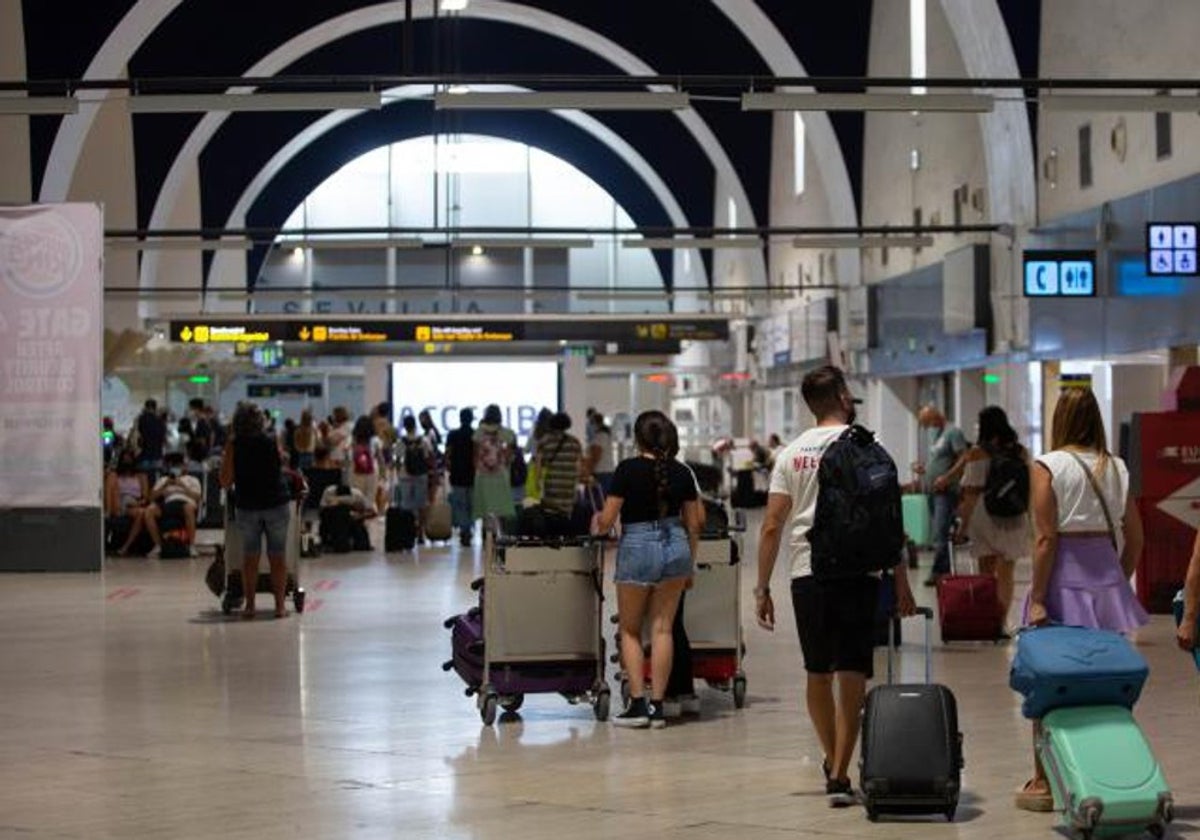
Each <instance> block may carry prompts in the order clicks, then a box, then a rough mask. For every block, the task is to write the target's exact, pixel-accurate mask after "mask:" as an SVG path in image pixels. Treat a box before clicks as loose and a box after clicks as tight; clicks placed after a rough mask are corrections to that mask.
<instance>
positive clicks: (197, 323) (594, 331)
mask: <svg viewBox="0 0 1200 840" xmlns="http://www.w3.org/2000/svg"><path fill="white" fill-rule="evenodd" d="M170 335H171V340H172V341H178V342H182V343H185V344H218V343H233V344H260V343H264V342H268V341H294V342H300V343H305V344H330V345H335V344H340V345H348V344H360V343H379V342H387V341H415V342H419V343H422V344H505V343H510V342H518V341H570V342H592V341H604V342H630V343H634V342H636V343H638V344H643V345H644V344H647V343H662V344H667V343H678V342H680V341H688V340H690V341H723V340H725V339H727V338H728V337H729V322H728V321H726V320H725V319H723V318H704V317H697V318H694V319H687V320H654V319H649V318H648V319H646V320H645V321H636V320H616V319H612V320H604V319H589V318H574V319H571V318H566V317H564V318H561V319H556V320H516V319H512V320H487V321H481V320H466V319H461V320H454V319H447V320H441V321H431V320H428V319H426V320H417V319H415V318H411V317H409V318H393V319H383V318H377V319H356V320H332V319H324V320H321V319H313V318H307V319H302V318H285V319H279V320H267V319H262V320H255V319H251V318H246V319H233V318H230V319H216V320H214V319H198V320H190V321H172V322H171V325H170Z"/></svg>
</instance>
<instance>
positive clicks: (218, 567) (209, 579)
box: [204, 546, 225, 598]
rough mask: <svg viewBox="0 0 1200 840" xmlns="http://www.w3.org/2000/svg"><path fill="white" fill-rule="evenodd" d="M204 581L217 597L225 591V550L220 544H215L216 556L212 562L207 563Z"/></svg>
mask: <svg viewBox="0 0 1200 840" xmlns="http://www.w3.org/2000/svg"><path fill="white" fill-rule="evenodd" d="M204 583H205V584H206V585H207V586H208V589H209V591H210V592H212V594H214V595H216V596H217V597H218V598H220V597H221V595H222V594H224V592H225V550H224V548H223V547H222V546H217V556H216V558H214V559H213V561H212V563H210V564H209V565H208V571H207V572H205V573H204Z"/></svg>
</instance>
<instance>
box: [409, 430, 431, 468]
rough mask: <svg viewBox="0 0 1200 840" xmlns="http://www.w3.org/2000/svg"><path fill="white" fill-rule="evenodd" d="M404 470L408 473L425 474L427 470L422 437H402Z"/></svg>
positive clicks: (427, 463) (427, 465) (427, 464)
mask: <svg viewBox="0 0 1200 840" xmlns="http://www.w3.org/2000/svg"><path fill="white" fill-rule="evenodd" d="M404 471H405V472H406V473H408V474H409V475H426V474H427V473H428V472H429V460H428V458H427V457H426V455H425V441H424V439H423V438H413V439H411V440H410V439H408V438H405V439H404Z"/></svg>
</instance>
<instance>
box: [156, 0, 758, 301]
mask: <svg viewBox="0 0 1200 840" xmlns="http://www.w3.org/2000/svg"><path fill="white" fill-rule="evenodd" d="M403 14H404V7H403V5H402V4H399V3H394V2H390V3H379V4H376V5H374V6H368V7H365V8H362V9H356V10H354V11H352V12H347V13H346V14H343V15H339V16H338V17H336V18H332V19H330V20H328V21H325V22H324V23H321V24H319V25H317V26H314V27H313V28H311V29H309V30H307V31H305V32H303V33H301V34H300V35H297V36H296V37H295V38H292V39H291V40H290V41H288V42H287V43H285V44H283V45H282V46H280V47H278V48H277V49H275V50H273V51H272V52H271V53H270V54H269V55H267V56H266V57H265V58H263V59H262V60H261V61H259V62H258V63H256V64H255V65H254V66H253V67H251V68H250V69H248V70H247V71H246V73H245V75H247V76H273V75H275V74H277V73H279V72H280V71H281V70H283V69H284V68H285V67H287V66H288V65H290V64H291V63H293V62H294V61H296V60H297V59H299V58H301V57H302V56H304V55H307V54H308V53H310V52H312V51H313V50H316V49H319V48H320V47H322V46H324V45H326V44H329V43H331V42H333V41H336V40H338V39H340V38H343V37H345V36H347V35H350V34H353V33H355V32H358V31H361V30H364V29H370V28H372V27H375V26H380V25H383V24H386V23H392V22H394V21H398V20H400V19H402V18H403ZM459 14H460V15H462V16H465V17H472V18H478V19H480V20H491V21H498V22H502V23H511V24H515V25H518V26H524V27H525V28H527V29H532V30H535V31H538V32H543V33H546V34H549V35H554V36H555V37H558V38H562V39H563V40H566V41H569V42H571V43H573V44H575V45H576V46H579V47H582V48H583V49H586V50H589V51H590V52H593V53H595V54H596V55H599V56H600V57H602V58H604V59H605V60H606V61H608V62H610V63H611V64H613V65H614V66H616V67H618V68H620V69H621V70H622V71H624V72H625V73H628V74H630V75H638V76H652V75H657V74H656V73H655V71H654V69H653V68H652V67H650V66H649V65H648V64H646V63H644V62H643V61H641V59H639V58H638V57H637V56H635V55H634V54H633V53H631V52H629V51H628V50H626V49H625V48H624V47H622V46H621V45H619V44H617V43H615V42H614V41H611V40H609V39H607V38H605V37H603V36H602V35H599V34H598V33H596V32H593V31H592V30H590V29H587V28H585V27H583V26H580V25H578V24H576V23H572V22H571V21H569V20H567V19H566V18H563V17H560V16H558V15H554V14H550V13H549V12H544V11H541V10H540V9H533V8H530V7H527V6H522V5H520V4H518V3H512V2H507V0H475V2H473V3H471V4H470V5H469V6H468V7H467V8H466V9H465V10H464V11H462V12H459ZM432 15H433V0H417V2H415V3H414V4H413V17H414V18H426V17H432ZM677 116H678V118H679V119H680V121H682V122H683V124H684V126H685V128H687V130H688V131H689V132H690V133H691V135H692V136H693V137H694V138H695V139H696V142H697V143H698V144H699V145H700V147H701V148H702V149H704V151H705V153H706V154H707V155H708V158H709V160H710V161H711V162H712V164H713V167H714V169H715V170H716V172H717V176H718V178H721V179H724V181H725V182H726V183H728V184H730V185H731V191H732V192H733V196H734V200H735V201H736V202H737V204H738V212H739V215H740V217H741V218H744V219H746V220H747V222H748V224H749V225H755V224H757V222H755V220H754V212H753V208H752V207H751V205H750V200H749V198H748V196H747V194H746V190H745V188H744V187H743V185H742V182H741V179H740V178H739V177H738V174H737V170H736V169H735V168H734V166H733V162H732V161H731V160H730V159H729V156H728V155H727V154H726V153H725V149H724V148H723V147H722V146H721V144H720V142H719V141H718V140H717V137H716V135H715V134H714V133H713V132H712V129H710V128H709V127H708V124H707V123H705V122H704V120H703V119H701V118H700V115H699V114H697V113H696V112H695V111H691V110H687V111H680V112H678V113H677ZM227 117H228V114H226V113H209V114H205V115H204V117H203V118H202V119H201V120H200V122H199V124H197V126H196V128H195V129H194V130H193V131H192V133H191V135H190V136H189V137H188V139H187V142H186V143H185V144H184V146H183V148H182V149H181V150H180V152H179V154H178V155H176V157H175V160H174V161H173V162H172V164H171V169H170V170H169V171H168V173H167V177H166V178H165V179H164V180H163V184H162V187H161V189H160V190H159V193H158V197H157V199H156V200H155V205H154V210H153V212H152V213H151V216H150V227H152V228H155V227H161V226H163V224H165V222H166V220H167V219H168V218H169V216H170V213H171V210H172V209H173V208H174V206H175V202H176V201H177V200H178V195H179V190H180V187H181V185H182V184H183V182H184V179H185V177H186V174H187V172H188V171H189V167H190V166H192V165H194V164H195V161H196V160H197V159H198V158H199V155H200V152H201V150H203V149H204V147H205V146H206V145H207V144H208V141H209V140H211V139H212V137H213V136H214V135H215V134H216V131H217V129H218V128H220V126H221V124H222V123H223V122H224V121H225V119H226V118H227ZM741 214H744V215H741ZM757 265H758V270H759V271H760V272H761V274H762V276H764V277H765V273H766V269H765V265H764V264H763V259H762V256H761V255H757ZM157 269H158V258H157V255H156V254H155V252H153V251H151V252H147V253H146V254H144V255H143V258H142V270H141V283H142V284H143V285H147V286H148V285H149V283H150V281H151V280H152V279H153V278H154V276H155V273H156V272H157Z"/></svg>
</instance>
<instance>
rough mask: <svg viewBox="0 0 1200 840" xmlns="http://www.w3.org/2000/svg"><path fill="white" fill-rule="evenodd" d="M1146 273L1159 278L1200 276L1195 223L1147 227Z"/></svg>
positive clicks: (1162, 223) (1158, 223) (1149, 225)
mask: <svg viewBox="0 0 1200 840" xmlns="http://www.w3.org/2000/svg"><path fill="white" fill-rule="evenodd" d="M1146 273H1147V274H1149V275H1151V276H1155V275H1157V276H1160V277H1162V276H1168V275H1174V276H1178V275H1184V276H1188V277H1195V276H1196V275H1197V274H1200V268H1198V267H1197V262H1196V224H1195V223H1194V222H1150V223H1149V224H1147V225H1146Z"/></svg>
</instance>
